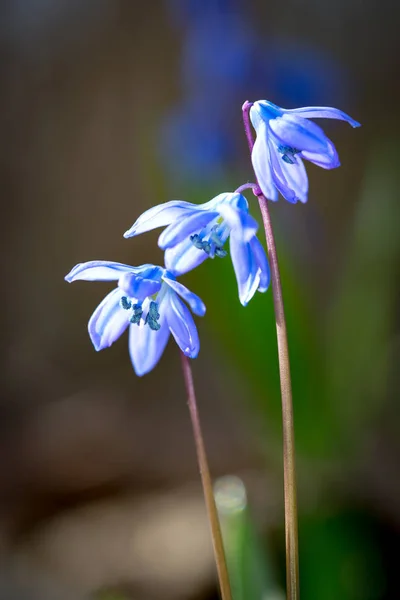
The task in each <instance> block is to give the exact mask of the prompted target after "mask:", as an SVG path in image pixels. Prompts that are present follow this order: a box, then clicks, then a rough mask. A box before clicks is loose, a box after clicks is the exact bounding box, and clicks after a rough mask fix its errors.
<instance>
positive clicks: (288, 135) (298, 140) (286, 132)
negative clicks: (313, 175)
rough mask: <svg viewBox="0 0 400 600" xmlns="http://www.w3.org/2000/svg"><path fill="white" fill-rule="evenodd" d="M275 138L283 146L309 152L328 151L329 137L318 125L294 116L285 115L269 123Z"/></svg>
mask: <svg viewBox="0 0 400 600" xmlns="http://www.w3.org/2000/svg"><path fill="white" fill-rule="evenodd" d="M269 128H270V130H271V131H272V133H273V137H274V138H275V139H277V140H278V143H279V142H280V143H281V144H282V145H283V146H289V147H291V148H295V149H297V150H307V151H308V152H324V151H326V150H327V146H328V144H327V140H328V138H327V136H326V135H325V133H324V132H323V130H322V129H321V127H319V126H318V125H317V124H316V123H313V122H312V121H309V120H308V119H305V118H304V117H300V116H298V115H293V114H290V115H289V114H287V113H286V114H284V115H282V116H281V117H277V118H276V119H272V120H271V121H269Z"/></svg>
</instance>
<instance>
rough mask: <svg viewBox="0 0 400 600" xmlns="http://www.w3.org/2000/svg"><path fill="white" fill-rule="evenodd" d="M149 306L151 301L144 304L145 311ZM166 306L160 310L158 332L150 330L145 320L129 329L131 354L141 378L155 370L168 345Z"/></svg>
mask: <svg viewBox="0 0 400 600" xmlns="http://www.w3.org/2000/svg"><path fill="white" fill-rule="evenodd" d="M148 306H149V301H145V302H144V303H143V309H144V311H147V309H148ZM163 306H164V304H163ZM165 306H166V305H165ZM165 306H164V310H162V311H161V310H160V320H159V323H160V325H161V327H160V329H159V330H158V331H154V330H153V329H150V327H149V326H148V325H145V323H144V320H143V319H142V320H141V321H140V324H139V325H131V326H130V328H129V354H130V357H131V361H132V365H133V368H134V370H135V373H136V375H138V376H139V377H141V376H142V375H145V374H146V373H149V371H151V370H152V369H154V367H155V366H156V364H157V363H158V361H159V360H160V358H161V356H162V353H163V352H164V350H165V347H166V345H167V343H168V339H169V328H168V324H167V321H166V315H165Z"/></svg>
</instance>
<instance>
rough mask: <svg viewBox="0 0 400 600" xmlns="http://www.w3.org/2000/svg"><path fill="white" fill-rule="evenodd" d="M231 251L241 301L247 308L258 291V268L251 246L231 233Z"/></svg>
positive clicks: (234, 233)
mask: <svg viewBox="0 0 400 600" xmlns="http://www.w3.org/2000/svg"><path fill="white" fill-rule="evenodd" d="M230 250H231V258H232V264H233V268H234V270H235V275H236V281H237V284H238V290H239V300H240V302H241V304H243V306H246V304H248V302H249V301H250V300H251V299H252V297H253V296H254V294H255V293H256V291H257V288H258V284H259V278H257V270H258V266H257V264H256V261H255V259H254V256H253V254H252V252H251V248H250V245H249V244H248V243H247V242H244V241H243V239H242V238H241V237H240V236H238V235H236V232H235V231H232V232H231V237H230Z"/></svg>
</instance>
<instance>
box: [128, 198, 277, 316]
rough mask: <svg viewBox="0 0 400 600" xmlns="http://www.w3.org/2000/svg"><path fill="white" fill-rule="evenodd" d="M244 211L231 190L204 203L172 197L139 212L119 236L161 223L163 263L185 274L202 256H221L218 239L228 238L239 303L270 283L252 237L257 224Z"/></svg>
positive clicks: (223, 253) (266, 266)
mask: <svg viewBox="0 0 400 600" xmlns="http://www.w3.org/2000/svg"><path fill="white" fill-rule="evenodd" d="M248 210H249V207H248V203H247V200H246V198H245V197H244V196H242V195H241V194H239V193H236V192H233V193H223V194H219V195H218V196H216V197H215V198H213V199H212V200H210V201H209V202H206V203H204V204H192V203H190V202H184V201H180V200H174V201H171V202H166V203H165V204H159V205H158V206H154V207H153V208H150V209H149V210H147V211H146V212H144V213H143V214H142V215H141V216H140V217H139V218H138V219H137V221H136V222H135V223H134V224H133V225H132V227H131V228H130V229H129V230H128V231H127V232H126V233H125V234H124V237H126V238H129V237H133V236H135V235H139V234H140V233H144V232H145V231H150V230H151V229H155V228H157V227H165V226H166V229H165V230H164V231H163V232H162V233H161V235H160V237H159V239H158V245H159V246H160V248H161V249H162V250H165V258H164V260H165V266H166V268H167V269H168V270H169V271H170V272H171V273H173V274H174V275H182V274H183V273H187V272H188V271H190V270H192V269H194V268H195V267H197V266H198V265H199V264H201V263H202V262H204V261H205V260H206V259H207V258H214V257H219V258H223V257H224V256H226V254H227V251H226V250H225V249H224V244H225V242H226V241H227V239H228V237H229V238H230V242H229V246H230V253H231V258H232V263H233V267H234V270H235V274H236V279H237V283H238V289H239V299H240V302H241V303H242V304H243V306H245V305H246V304H247V303H248V302H249V301H250V300H251V298H252V297H253V296H254V294H255V292H256V291H257V290H258V291H259V292H265V291H266V290H267V288H268V286H269V282H270V270H269V264H268V259H267V257H266V254H265V251H264V249H263V247H262V245H261V244H260V242H259V240H258V239H257V236H256V233H257V229H258V224H257V222H256V221H255V220H254V219H253V217H251V216H250V215H249V213H248Z"/></svg>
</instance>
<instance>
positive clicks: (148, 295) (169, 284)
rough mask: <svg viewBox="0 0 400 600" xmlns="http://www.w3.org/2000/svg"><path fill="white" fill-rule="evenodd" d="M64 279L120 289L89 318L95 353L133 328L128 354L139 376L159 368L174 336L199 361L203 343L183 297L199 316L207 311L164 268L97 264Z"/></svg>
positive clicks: (77, 268) (75, 270) (82, 265)
mask: <svg viewBox="0 0 400 600" xmlns="http://www.w3.org/2000/svg"><path fill="white" fill-rule="evenodd" d="M65 279H66V281H68V282H72V281H77V280H79V279H83V280H85V281H118V286H117V288H116V289H114V290H113V291H112V292H110V293H109V294H108V295H107V296H106V297H105V298H104V300H103V301H102V302H101V303H100V304H99V306H98V307H97V308H96V310H95V311H94V313H93V315H92V316H91V318H90V320H89V324H88V330H89V335H90V339H91V340H92V342H93V345H94V347H95V349H96V350H103V349H104V348H108V347H109V346H111V344H113V343H114V342H115V341H116V340H117V339H118V338H119V337H120V336H121V335H122V333H124V331H125V330H126V329H127V328H128V327H129V353H130V357H131V360H132V364H133V368H134V369H135V372H136V374H137V375H145V374H146V373H148V372H149V371H151V370H152V369H153V368H154V367H155V366H156V364H157V363H158V361H159V360H160V358H161V355H162V353H163V352H164V349H165V346H166V345H167V342H168V339H169V336H170V333H172V335H173V337H174V338H175V341H176V343H177V344H178V346H179V347H180V349H181V350H182V352H183V353H184V354H186V356H189V357H190V358H195V357H196V356H197V354H198V352H199V349H200V342H199V336H198V333H197V329H196V325H195V323H194V321H193V317H192V315H191V313H190V311H189V309H188V308H187V306H186V305H185V304H184V303H183V302H182V300H181V299H180V298H182V299H183V300H185V302H187V304H188V305H189V306H190V308H191V310H192V312H193V313H194V314H196V315H198V316H200V317H202V316H203V315H204V314H205V312H206V307H205V305H204V303H203V302H202V300H201V299H200V298H199V297H198V296H196V294H193V292H191V291H190V290H188V289H187V288H186V287H185V286H184V285H182V284H181V283H179V282H178V281H176V278H175V276H174V275H173V274H172V273H170V272H169V271H167V270H166V269H163V268H162V267H157V266H154V265H142V266H140V267H130V266H129V265H124V264H121V263H116V262H110V261H103V260H95V261H90V262H86V263H80V264H78V265H76V266H75V267H74V268H73V269H72V271H71V272H70V273H68V275H67V276H66V277H65Z"/></svg>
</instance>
